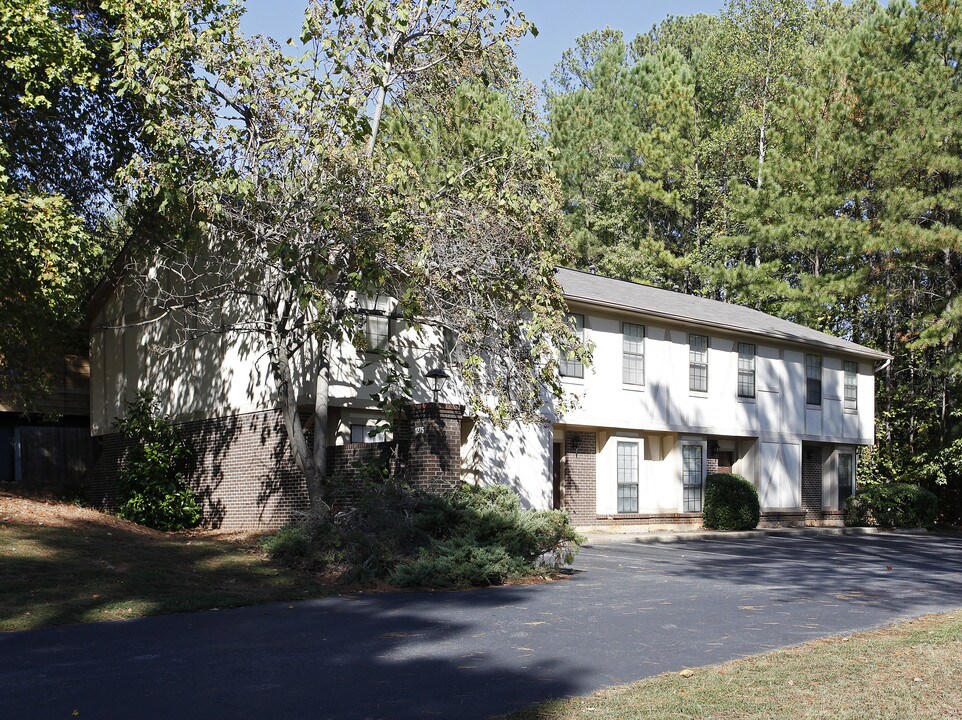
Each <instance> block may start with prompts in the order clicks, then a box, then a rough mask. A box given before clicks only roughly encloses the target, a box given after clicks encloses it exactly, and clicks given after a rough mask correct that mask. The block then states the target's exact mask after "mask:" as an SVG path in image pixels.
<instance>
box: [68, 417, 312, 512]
mask: <svg viewBox="0 0 962 720" xmlns="http://www.w3.org/2000/svg"><path fill="white" fill-rule="evenodd" d="M180 429H181V431H182V432H183V433H184V435H185V437H186V438H187V439H188V441H189V442H190V443H191V445H192V447H193V448H194V451H195V464H194V471H193V473H192V474H191V483H190V484H191V486H192V488H193V490H194V491H195V492H196V493H197V495H198V497H199V498H200V500H201V502H202V505H203V512H204V519H203V524H204V525H205V526H206V527H211V528H225V529H230V530H258V529H267V528H274V527H279V526H281V525H283V524H285V523H287V522H290V520H292V519H293V518H294V517H296V516H297V514H298V513H301V512H304V511H305V510H307V508H308V498H307V486H306V484H305V483H304V480H303V478H302V476H301V474H300V472H299V471H298V470H297V468H296V466H295V465H294V460H293V457H292V456H291V453H290V449H289V447H288V442H287V433H286V431H285V429H284V424H283V420H282V419H281V414H280V412H278V411H276V410H274V411H265V412H257V413H249V414H245V415H232V416H229V417H223V418H211V419H209V420H196V421H192V422H187V423H182V424H181V425H180ZM127 446H128V443H127V441H125V440H124V439H123V438H122V437H121V436H120V435H118V434H113V435H107V436H105V437H104V441H103V452H102V453H101V456H100V459H99V460H98V462H97V465H96V466H95V467H94V469H93V471H92V472H91V473H90V475H89V476H88V478H87V483H86V486H87V497H88V500H89V501H90V502H91V503H93V504H95V505H97V506H102V507H113V506H114V503H115V501H116V485H115V482H116V477H117V472H118V471H119V470H120V468H121V467H122V466H123V462H124V456H125V454H126V449H127Z"/></svg>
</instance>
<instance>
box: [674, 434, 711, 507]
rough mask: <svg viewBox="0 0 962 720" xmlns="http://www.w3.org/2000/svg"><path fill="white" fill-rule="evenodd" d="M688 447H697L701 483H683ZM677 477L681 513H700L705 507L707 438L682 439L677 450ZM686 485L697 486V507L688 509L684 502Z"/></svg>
mask: <svg viewBox="0 0 962 720" xmlns="http://www.w3.org/2000/svg"><path fill="white" fill-rule="evenodd" d="M690 447H696V448H698V449H699V452H700V454H701V483H700V484H696V483H689V484H687V485H686V484H685V449H686V448H690ZM679 462H680V467H679V479H680V481H681V483H680V484H681V503H680V507H681V511H682V512H683V513H692V512H695V513H700V512H702V510H703V509H704V507H705V477H706V476H707V474H708V441H707V440H682V442H681V449H680V450H679ZM686 487H691V488H693V487H698V488H699V498H698V509H697V510H689V509H688V508H687V506H686V503H685V488H686Z"/></svg>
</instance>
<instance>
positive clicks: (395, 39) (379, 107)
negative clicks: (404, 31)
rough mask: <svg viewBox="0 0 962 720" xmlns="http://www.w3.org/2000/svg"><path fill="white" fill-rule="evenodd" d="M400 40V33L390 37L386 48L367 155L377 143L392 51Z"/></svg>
mask: <svg viewBox="0 0 962 720" xmlns="http://www.w3.org/2000/svg"><path fill="white" fill-rule="evenodd" d="M400 40H401V36H400V35H395V36H394V37H392V38H391V44H390V46H389V47H388V50H387V62H385V64H384V77H383V78H381V85H380V87H378V89H377V100H375V102H374V117H373V118H371V137H370V138H369V139H368V141H367V156H368V157H373V156H374V147H375V145H376V144H377V133H378V130H379V129H380V127H381V116H382V115H383V114H384V105H385V104H386V103H387V89H388V86H389V85H390V84H391V73H392V72H394V53H395V52H396V50H397V45H398V43H399V42H400Z"/></svg>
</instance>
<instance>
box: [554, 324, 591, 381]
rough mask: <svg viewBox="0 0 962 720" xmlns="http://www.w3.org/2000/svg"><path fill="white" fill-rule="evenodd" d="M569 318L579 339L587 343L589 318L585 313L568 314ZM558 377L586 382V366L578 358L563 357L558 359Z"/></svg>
mask: <svg viewBox="0 0 962 720" xmlns="http://www.w3.org/2000/svg"><path fill="white" fill-rule="evenodd" d="M567 317H568V322H570V323H571V324H572V325H573V328H574V331H575V333H576V334H577V336H578V339H579V340H580V341H581V342H582V343H583V342H584V341H585V324H586V322H587V318H586V317H585V316H584V314H583V313H568V316H567ZM558 375H560V376H561V377H563V378H568V379H574V380H584V377H585V364H584V363H583V362H581V361H580V360H579V359H578V358H576V357H569V358H566V357H564V356H562V357H560V358H559V359H558Z"/></svg>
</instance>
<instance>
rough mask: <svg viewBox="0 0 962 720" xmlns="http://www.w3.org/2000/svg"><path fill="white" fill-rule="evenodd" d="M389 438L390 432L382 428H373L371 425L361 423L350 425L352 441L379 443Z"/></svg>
mask: <svg viewBox="0 0 962 720" xmlns="http://www.w3.org/2000/svg"><path fill="white" fill-rule="evenodd" d="M372 433H373V434H372ZM390 439H391V436H390V434H389V433H388V431H387V430H385V429H383V428H375V427H374V426H372V425H366V424H361V423H355V424H352V425H351V442H352V443H381V442H388V441H389V440H390Z"/></svg>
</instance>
